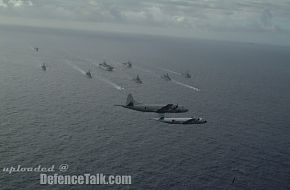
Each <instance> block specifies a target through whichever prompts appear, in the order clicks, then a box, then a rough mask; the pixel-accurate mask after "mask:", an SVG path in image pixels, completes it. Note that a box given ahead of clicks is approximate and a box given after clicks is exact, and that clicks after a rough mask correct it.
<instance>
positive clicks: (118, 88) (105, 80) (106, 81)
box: [96, 76, 125, 90]
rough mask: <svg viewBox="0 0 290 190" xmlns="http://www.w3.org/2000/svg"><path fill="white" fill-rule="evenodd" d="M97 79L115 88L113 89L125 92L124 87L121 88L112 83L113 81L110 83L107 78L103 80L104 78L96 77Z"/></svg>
mask: <svg viewBox="0 0 290 190" xmlns="http://www.w3.org/2000/svg"><path fill="white" fill-rule="evenodd" d="M96 78H98V79H99V80H101V81H103V82H105V83H107V84H109V85H111V86H113V87H114V88H116V89H117V90H124V89H125V88H123V87H122V86H120V85H118V84H116V83H114V82H112V81H110V80H108V79H106V78H103V77H100V76H96Z"/></svg>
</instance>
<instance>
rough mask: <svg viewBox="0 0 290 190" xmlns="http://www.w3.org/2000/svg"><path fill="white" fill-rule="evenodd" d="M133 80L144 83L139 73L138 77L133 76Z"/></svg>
mask: <svg viewBox="0 0 290 190" xmlns="http://www.w3.org/2000/svg"><path fill="white" fill-rule="evenodd" d="M133 81H135V82H136V83H138V84H142V83H143V81H142V80H141V79H140V77H139V75H137V77H136V78H133Z"/></svg>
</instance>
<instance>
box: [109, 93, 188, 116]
mask: <svg viewBox="0 0 290 190" xmlns="http://www.w3.org/2000/svg"><path fill="white" fill-rule="evenodd" d="M115 106H121V107H123V108H127V109H131V110H135V111H141V112H155V113H184V112H187V111H188V109H186V108H184V107H183V106H179V105H178V104H166V105H158V104H143V103H139V102H136V101H135V100H134V98H133V96H132V94H129V95H128V97H127V102H126V105H115Z"/></svg>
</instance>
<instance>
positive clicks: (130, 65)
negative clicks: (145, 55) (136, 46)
mask: <svg viewBox="0 0 290 190" xmlns="http://www.w3.org/2000/svg"><path fill="white" fill-rule="evenodd" d="M122 64H123V65H124V66H125V67H127V68H132V63H131V62H130V61H128V62H124V63H122Z"/></svg>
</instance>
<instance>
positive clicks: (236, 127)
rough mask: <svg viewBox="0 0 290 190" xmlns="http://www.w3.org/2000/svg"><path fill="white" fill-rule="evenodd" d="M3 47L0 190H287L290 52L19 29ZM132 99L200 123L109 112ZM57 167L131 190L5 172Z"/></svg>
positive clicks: (5, 35)
mask: <svg viewBox="0 0 290 190" xmlns="http://www.w3.org/2000/svg"><path fill="white" fill-rule="evenodd" d="M0 35H1V37H0V158H1V159H0V166H1V167H0V169H1V170H0V172H1V174H0V184H1V185H0V189H1V190H8V189H9V190H10V189H165V190H169V189H178V190H181V189H211V190H213V189H214V190H215V189H217V190H227V189H235V190H236V189H238V190H242V189H263V190H270V189H275V190H278V189H279V190H285V189H289V188H290V183H289V181H290V148H289V147H290V127H289V123H290V117H289V113H290V98H289V97H290V88H289V81H290V47H286V46H274V45H266V44H264V45H263V44H254V43H238V42H237V43H235V42H222V41H214V40H201V39H183V38H173V37H172V38H170V37H161V36H149V35H147V36H142V35H132V34H130V35H129V34H121V33H120V34H119V33H109V32H108V33H104V32H86V31H70V30H58V29H44V28H42V29H41V28H25V27H1V29H0ZM34 47H38V48H39V51H38V52H36V51H35V50H34V49H33V48H34ZM102 61H106V62H107V63H108V64H111V65H112V66H114V67H115V70H114V71H113V72H107V71H104V70H102V69H100V68H99V67H98V64H99V63H101V62H102ZM126 61H130V62H132V65H133V66H132V68H131V69H130V68H125V67H124V66H123V65H122V64H121V63H122V62H126ZM43 62H45V64H46V66H47V70H46V71H42V69H41V67H40V65H41V64H42V63H43ZM88 70H90V71H91V73H92V79H89V78H87V77H86V76H85V74H84V72H86V71H88ZM185 72H189V73H190V74H191V76H192V78H190V79H186V78H185V77H184V76H183V75H182V74H183V73H185ZM166 73H168V74H169V75H170V77H171V78H172V79H173V81H169V82H167V81H164V80H162V79H161V77H160V76H161V75H163V74H166ZM137 74H139V76H140V78H141V79H142V81H143V83H144V84H142V85H140V84H136V83H134V81H132V78H134V77H136V75H137ZM191 87H192V88H191ZM197 89H198V90H197ZM129 93H132V94H133V96H134V98H135V99H136V100H137V101H139V102H143V103H158V104H168V103H174V104H179V105H184V106H185V107H186V108H188V109H189V112H187V113H179V114H168V116H172V117H202V118H204V119H206V120H207V123H206V124H203V125H170V124H164V123H159V122H157V121H154V120H152V118H154V117H158V115H157V114H154V113H142V112H136V111H132V110H128V109H124V108H120V107H115V106H114V104H121V103H125V101H126V97H127V95H128V94H129ZM166 116H167V115H166ZM61 164H67V165H68V166H69V168H68V170H67V171H66V172H64V173H62V172H59V171H57V172H56V173H58V174H65V175H69V174H70V175H81V174H85V173H91V174H96V173H103V174H107V175H131V176H132V184H131V185H40V183H39V173H38V172H14V173H11V174H9V173H7V172H4V171H3V169H4V168H8V167H17V166H18V165H21V166H22V167H37V166H39V165H41V166H42V167H49V166H52V165H55V168H56V170H57V167H58V166H59V165H61Z"/></svg>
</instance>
